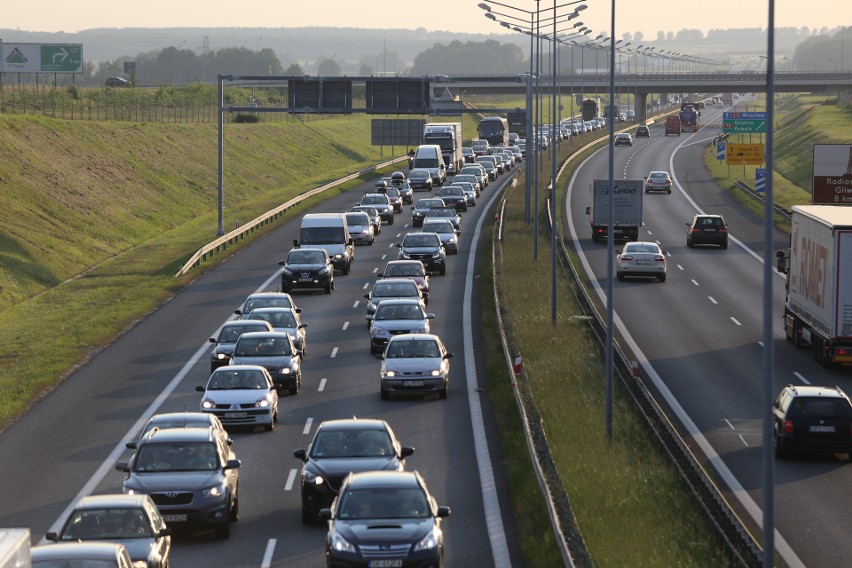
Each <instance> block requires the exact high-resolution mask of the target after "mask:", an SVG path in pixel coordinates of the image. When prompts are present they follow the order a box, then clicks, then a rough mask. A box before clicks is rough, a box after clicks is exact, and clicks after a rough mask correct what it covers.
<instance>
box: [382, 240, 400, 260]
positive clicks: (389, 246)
mask: <svg viewBox="0 0 852 568" xmlns="http://www.w3.org/2000/svg"><path fill="white" fill-rule="evenodd" d="M398 236H399V235H397V237H398ZM393 245H394V243H391V244H389V245H388V248H393ZM382 258H384V257H382Z"/></svg>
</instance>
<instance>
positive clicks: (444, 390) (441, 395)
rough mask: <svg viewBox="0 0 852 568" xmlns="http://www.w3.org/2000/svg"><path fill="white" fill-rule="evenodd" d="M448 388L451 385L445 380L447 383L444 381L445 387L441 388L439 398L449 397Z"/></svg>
mask: <svg viewBox="0 0 852 568" xmlns="http://www.w3.org/2000/svg"><path fill="white" fill-rule="evenodd" d="M448 388H449V387H448V386H447V383H446V382H445V383H444V388H442V389H441V390H440V392H439V393H438V398H440V399H442V400H443V399H446V398H447V390H448Z"/></svg>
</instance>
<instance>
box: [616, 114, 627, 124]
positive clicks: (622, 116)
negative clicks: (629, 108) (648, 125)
mask: <svg viewBox="0 0 852 568" xmlns="http://www.w3.org/2000/svg"><path fill="white" fill-rule="evenodd" d="M626 121H627V115H626V114H624V113H623V112H620V113H618V122H626Z"/></svg>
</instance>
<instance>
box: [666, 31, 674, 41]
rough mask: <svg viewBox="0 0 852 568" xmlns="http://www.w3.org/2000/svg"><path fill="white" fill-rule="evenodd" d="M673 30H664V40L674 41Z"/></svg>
mask: <svg viewBox="0 0 852 568" xmlns="http://www.w3.org/2000/svg"><path fill="white" fill-rule="evenodd" d="M674 38H675V35H674V32H666V41H674Z"/></svg>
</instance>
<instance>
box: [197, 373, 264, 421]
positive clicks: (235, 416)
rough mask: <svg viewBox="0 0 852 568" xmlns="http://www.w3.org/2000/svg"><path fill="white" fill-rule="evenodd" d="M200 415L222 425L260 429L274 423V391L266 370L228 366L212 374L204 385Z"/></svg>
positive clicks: (200, 387) (200, 389) (200, 388)
mask: <svg viewBox="0 0 852 568" xmlns="http://www.w3.org/2000/svg"><path fill="white" fill-rule="evenodd" d="M195 390H196V391H198V392H200V393H203V396H202V398H201V412H209V413H210V414H215V415H216V417H218V418H219V420H220V421H221V422H222V424H224V425H226V426H263V428H264V429H265V430H266V431H267V432H271V431H272V430H273V429H274V428H275V423H276V422H278V391H276V390H275V385H273V384H272V377H271V376H270V375H269V371H267V370H266V369H265V368H263V367H260V366H258V365H229V366H228V367H222V368H219V369H216V370H215V371H213V374H211V375H210V378H209V379H207V384H206V385H205V386H196V387H195Z"/></svg>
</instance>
